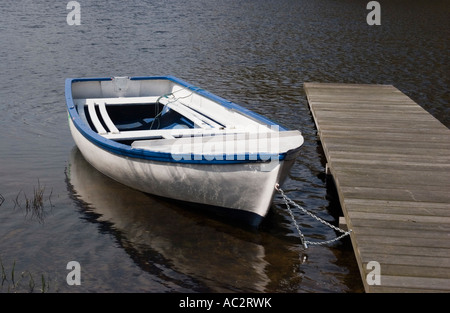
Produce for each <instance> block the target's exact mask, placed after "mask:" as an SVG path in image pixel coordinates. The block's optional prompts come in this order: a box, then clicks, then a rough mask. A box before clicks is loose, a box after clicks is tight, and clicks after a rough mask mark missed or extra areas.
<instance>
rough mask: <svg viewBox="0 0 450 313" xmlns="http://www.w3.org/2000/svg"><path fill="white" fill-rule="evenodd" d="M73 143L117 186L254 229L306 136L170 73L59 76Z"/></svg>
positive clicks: (266, 209) (267, 208)
mask: <svg viewBox="0 0 450 313" xmlns="http://www.w3.org/2000/svg"><path fill="white" fill-rule="evenodd" d="M65 93H66V104H67V110H68V115H69V126H70V131H71V133H72V137H73V139H74V141H75V143H76V145H77V146H78V148H79V149H80V151H81V153H82V154H83V156H84V158H85V159H86V160H87V161H88V162H89V163H90V164H92V165H93V166H94V167H95V168H96V169H97V170H99V171H100V172H102V173H103V174H105V175H107V176H109V177H111V178H113V179H114V180H116V181H118V182H120V183H122V184H124V185H127V186H130V187H132V188H135V189H137V190H140V191H142V192H146V193H150V194H154V195H158V196H161V197H166V198H171V199H176V200H180V201H186V202H190V203H196V204H201V205H204V206H207V207H209V208H211V209H214V210H215V211H216V212H219V213H220V214H222V215H226V216H234V217H237V218H239V219H240V220H242V221H245V222H246V223H248V224H250V225H253V226H257V225H259V223H260V222H261V220H262V219H263V218H264V217H265V216H266V214H267V212H268V210H269V208H270V205H271V203H272V199H273V196H274V193H275V189H274V187H275V186H276V185H277V184H279V185H281V184H282V183H283V181H284V179H285V178H286V176H287V175H288V173H289V171H290V168H291V167H292V165H293V162H294V161H295V158H296V157H297V156H298V154H299V149H300V146H301V145H302V144H303V137H302V135H301V134H300V132H299V131H296V130H294V131H289V130H287V129H285V128H283V127H281V126H280V125H278V124H276V123H275V122H273V121H271V120H269V119H267V118H265V117H262V116H260V115H258V114H256V113H254V112H251V111H249V110H247V109H245V108H243V107H241V106H239V105H237V104H235V103H232V102H230V101H227V100H225V99H223V98H220V97H218V96H216V95H213V94H211V93H209V92H207V91H205V90H202V89H200V88H197V87H194V86H193V85H191V84H188V83H186V82H184V81H182V80H180V79H178V78H175V77H172V76H164V77H113V78H68V79H66V87H65Z"/></svg>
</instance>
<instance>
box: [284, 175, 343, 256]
mask: <svg viewBox="0 0 450 313" xmlns="http://www.w3.org/2000/svg"><path fill="white" fill-rule="evenodd" d="M275 190H276V191H278V192H279V193H280V194H281V196H282V197H283V200H284V203H285V204H286V207H287V209H288V212H289V215H290V216H291V218H292V221H293V222H294V225H295V228H296V229H297V232H298V234H299V236H300V240H301V242H302V245H303V247H304V248H305V249H307V248H308V245H325V244H329V243H332V242H335V241H338V240H340V239H342V238H343V237H345V236H348V235H350V233H351V232H352V230H351V229H350V230H348V231H345V230H343V229H341V228H339V227H336V226H334V225H331V224H330V223H328V222H327V221H325V220H323V219H321V218H320V217H318V216H316V215H314V214H313V213H311V212H309V211H308V210H306V209H305V208H303V207H301V206H300V205H298V204H297V203H295V202H294V201H292V200H291V199H289V197H288V196H286V194H285V193H284V191H283V190H282V189H281V188H280V185H279V184H276V185H275ZM289 204H291V205H293V206H295V207H296V208H298V209H300V210H301V211H302V212H303V213H305V214H307V215H309V216H311V217H312V218H314V219H316V220H317V221H319V222H320V223H322V224H324V225H327V226H328V227H330V228H332V229H334V230H336V231H338V232H340V233H342V235H340V236H338V237H336V238H334V239H330V240H326V241H308V240H305V236H304V235H303V233H302V231H301V230H300V227H299V226H298V223H297V221H296V220H295V217H294V213H292V210H291V207H290V205H289Z"/></svg>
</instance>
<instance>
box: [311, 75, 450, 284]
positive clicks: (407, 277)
mask: <svg viewBox="0 0 450 313" xmlns="http://www.w3.org/2000/svg"><path fill="white" fill-rule="evenodd" d="M418 88H420V86H418ZM304 89H305V92H306V95H307V99H308V103H309V106H310V109H311V112H312V115H313V117H314V120H315V123H316V127H317V130H318V135H319V137H320V141H321V144H322V146H323V150H324V153H325V155H326V158H327V169H328V170H329V172H330V174H331V175H332V176H333V179H334V182H335V184H336V188H337V190H338V194H339V200H340V204H341V207H342V211H343V214H344V217H345V220H346V223H347V226H348V228H350V229H352V233H351V241H352V245H353V249H354V252H355V256H356V260H357V262H358V266H359V269H360V273H361V278H362V281H363V283H364V288H365V291H366V292H450V130H449V129H448V128H447V127H446V126H444V125H443V124H441V123H440V122H439V121H438V120H437V119H436V118H434V117H433V116H432V115H430V114H429V113H428V112H426V111H425V110H424V109H423V108H422V107H421V106H419V105H418V104H417V103H415V102H414V101H412V100H411V99H410V98H409V97H408V96H406V95H405V94H403V93H402V92H401V91H399V90H398V89H397V88H395V87H393V86H391V85H362V84H328V83H305V84H304ZM371 261H374V262H378V263H370V262H371ZM377 264H379V267H378V266H377ZM378 271H379V272H378ZM378 273H379V274H380V275H378V276H376V275H377V274H378ZM377 279H378V280H377Z"/></svg>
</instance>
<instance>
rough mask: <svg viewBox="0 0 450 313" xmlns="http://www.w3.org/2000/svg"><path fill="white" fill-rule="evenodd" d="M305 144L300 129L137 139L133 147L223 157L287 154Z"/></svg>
mask: <svg viewBox="0 0 450 313" xmlns="http://www.w3.org/2000/svg"><path fill="white" fill-rule="evenodd" d="M301 144H303V137H302V136H301V133H300V132H299V131H297V130H294V131H281V132H267V133H236V134H231V133H228V134H226V133H225V134H223V135H214V136H197V137H187V138H186V137H181V138H174V139H161V140H136V141H134V142H133V143H132V144H131V147H132V148H133V149H144V150H150V151H155V152H164V153H174V154H177V153H178V154H194V155H209V156H221V157H223V156H224V155H241V156H244V155H245V154H251V155H256V154H264V153H266V154H277V155H278V153H284V152H287V151H289V150H291V149H294V148H296V147H298V146H300V145H301Z"/></svg>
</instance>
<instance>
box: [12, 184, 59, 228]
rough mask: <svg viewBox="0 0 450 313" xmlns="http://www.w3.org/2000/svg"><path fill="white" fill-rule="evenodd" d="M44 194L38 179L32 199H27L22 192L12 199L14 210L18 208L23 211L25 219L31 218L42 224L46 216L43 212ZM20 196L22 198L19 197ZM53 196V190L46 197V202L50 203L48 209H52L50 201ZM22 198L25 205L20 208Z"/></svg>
mask: <svg viewBox="0 0 450 313" xmlns="http://www.w3.org/2000/svg"><path fill="white" fill-rule="evenodd" d="M44 193H45V187H44V186H41V183H40V181H39V179H38V185H37V187H36V186H35V187H34V188H33V198H32V199H29V198H28V196H27V195H26V193H25V192H23V190H20V191H19V193H18V194H17V195H16V198H15V199H14V201H13V202H14V209H15V208H16V207H19V208H20V209H25V217H27V216H29V215H30V216H31V219H33V218H36V219H37V220H38V221H39V222H40V223H43V222H44V218H45V215H46V213H47V212H46V211H45V208H46V206H45V203H44V202H45V201H44ZM21 194H23V196H22V197H21ZM52 194H53V189H52V190H51V191H50V195H49V196H48V201H49V203H50V209H52V208H53V203H52V200H51V197H52ZM22 198H23V199H24V200H25V205H24V207H25V208H23V207H22Z"/></svg>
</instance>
